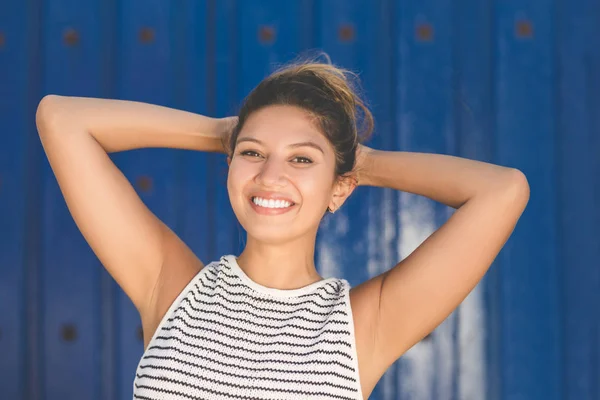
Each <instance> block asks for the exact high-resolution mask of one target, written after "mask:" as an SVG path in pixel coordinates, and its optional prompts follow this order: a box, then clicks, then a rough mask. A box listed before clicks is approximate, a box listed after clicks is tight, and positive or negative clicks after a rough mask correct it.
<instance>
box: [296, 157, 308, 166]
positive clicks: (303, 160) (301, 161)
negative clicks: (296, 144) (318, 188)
mask: <svg viewBox="0 0 600 400" xmlns="http://www.w3.org/2000/svg"><path fill="white" fill-rule="evenodd" d="M294 161H296V162H297V163H299V164H312V160H311V159H310V158H306V157H294Z"/></svg>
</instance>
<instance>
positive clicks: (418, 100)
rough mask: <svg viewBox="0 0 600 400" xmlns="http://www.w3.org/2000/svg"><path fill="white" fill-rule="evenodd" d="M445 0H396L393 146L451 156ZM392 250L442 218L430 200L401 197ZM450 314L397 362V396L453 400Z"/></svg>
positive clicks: (403, 251) (407, 246) (413, 243)
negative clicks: (396, 144) (395, 82)
mask: <svg viewBox="0 0 600 400" xmlns="http://www.w3.org/2000/svg"><path fill="white" fill-rule="evenodd" d="M452 4H453V3H452V2H450V1H442V2H440V1H420V2H398V8H397V12H398V14H397V15H398V17H397V18H398V24H399V29H400V30H399V35H398V41H399V43H398V45H397V51H398V52H399V53H398V65H397V68H396V73H397V80H398V86H397V92H396V110H397V118H398V125H397V133H396V134H397V135H398V147H397V150H402V151H418V152H433V153H446V154H448V153H452V151H453V150H454V143H455V135H456V133H455V127H454V124H455V119H454V113H453V105H454V90H453V89H454V76H453V64H452V63H453V43H452V33H453V28H454V27H453V7H452ZM399 214H400V220H399V249H400V256H401V257H402V258H405V257H406V256H408V255H409V254H410V253H411V252H412V251H413V250H414V249H415V248H416V247H417V246H418V245H419V244H420V243H421V242H422V241H423V240H425V239H426V238H427V237H428V236H429V234H431V233H432V232H433V231H434V230H435V229H436V228H437V227H439V226H440V225H441V224H442V223H443V222H445V220H446V219H447V218H448V216H449V213H448V210H447V209H446V208H445V207H443V206H442V205H440V204H437V203H435V202H433V201H431V200H428V199H425V198H422V197H418V196H415V195H410V194H406V193H402V194H401V195H400V213H399ZM454 324H455V318H454V316H451V317H449V318H448V319H447V321H446V322H445V323H444V324H442V325H441V326H440V327H438V329H436V331H435V332H433V333H432V335H431V336H430V337H429V338H428V339H426V340H424V341H422V342H420V343H418V344H417V345H415V346H414V347H413V348H412V349H411V350H409V351H408V352H407V353H406V355H405V356H404V357H403V358H402V359H401V360H400V374H399V375H400V379H401V380H400V382H399V385H400V387H399V393H398V394H399V398H402V399H409V398H413V396H414V398H424V399H434V398H438V397H439V396H442V395H443V396H448V398H453V397H455V396H453V394H451V393H452V391H453V390H454V388H453V386H452V379H453V376H452V374H453V370H454V368H453V364H452V360H453V359H454V358H455V357H456V355H455V354H454V352H455V350H456V349H455V346H454V343H453V342H454V340H453V332H454V329H455V328H454Z"/></svg>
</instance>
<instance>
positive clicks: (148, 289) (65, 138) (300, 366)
mask: <svg viewBox="0 0 600 400" xmlns="http://www.w3.org/2000/svg"><path fill="white" fill-rule="evenodd" d="M360 121H362V123H360ZM37 126H38V129H39V134H40V138H41V141H42V143H43V146H44V149H45V152H46V154H47V157H48V159H49V161H50V164H51V166H52V169H53V171H54V174H55V175H56V178H57V180H58V183H59V185H60V188H61V190H62V193H63V195H64V197H65V199H66V202H67V205H68V207H69V209H70V211H71V214H72V215H73V218H74V219H75V222H76V223H77V225H78V227H79V229H80V230H81V232H82V234H83V235H84V237H85V238H86V240H87V241H88V243H89V244H90V246H91V247H92V249H93V250H94V252H95V254H96V255H97V256H98V258H99V259H100V261H101V262H102V264H103V265H104V266H105V267H106V269H107V270H108V271H109V273H110V274H111V275H112V276H113V277H114V279H115V280H116V281H117V282H118V284H119V285H120V286H121V287H122V289H123V290H124V291H125V293H126V294H127V295H128V296H129V297H130V298H131V300H132V302H133V303H134V304H135V306H136V307H137V309H138V310H139V313H140V316H141V320H142V323H143V328H144V344H145V353H144V355H143V357H142V359H141V360H140V363H139V366H138V370H137V373H136V378H135V382H134V397H136V398H141V399H184V398H185V399H190V398H198V399H200V398H202V399H231V398H236V399H267V398H269V399H270V398H278V399H326V398H335V399H366V398H368V396H369V394H370V393H371V391H372V390H373V388H374V387H375V385H376V383H377V382H378V380H379V379H380V377H381V376H382V375H383V373H384V372H385V371H386V369H387V368H388V367H389V366H390V365H391V364H392V363H394V362H395V361H396V360H397V359H398V358H399V357H400V356H401V355H402V354H403V353H404V352H405V351H407V350H408V349H409V348H410V347H411V346H413V345H414V344H415V343H417V342H418V341H419V340H421V339H422V338H423V337H424V336H426V335H427V334H428V333H429V332H431V331H432V330H433V329H434V328H435V327H436V326H437V325H438V324H440V323H441V322H442V321H443V320H444V319H445V318H446V317H447V316H448V315H449V314H450V313H451V312H452V311H453V310H454V309H455V308H456V307H457V306H458V305H459V303H460V302H461V301H462V300H463V299H464V298H465V297H466V296H467V294H468V293H469V292H470V291H471V290H472V289H473V288H474V286H475V285H476V284H477V283H478V282H479V281H480V279H481V278H482V276H483V275H484V273H485V272H486V270H487V269H488V268H489V266H490V264H491V263H492V261H493V260H494V258H495V257H496V255H497V254H498V252H499V251H500V249H501V248H502V246H503V245H504V243H505V242H506V240H507V239H508V237H509V236H510V234H511V232H512V231H513V229H514V227H515V224H516V223H517V220H518V218H519V217H520V215H521V213H522V212H523V210H524V208H525V206H526V204H527V201H528V198H529V186H528V183H527V180H526V178H525V176H524V175H523V174H522V173H521V172H520V171H518V170H516V169H512V168H505V167H501V166H496V165H491V164H487V163H483V162H477V161H471V160H466V159H462V158H457V157H451V156H445V155H436V154H418V153H408V152H391V151H379V150H375V149H371V148H368V147H366V146H363V145H361V144H359V142H360V140H359V138H361V137H362V136H361V135H362V134H368V133H370V130H371V129H372V126H373V124H372V117H371V114H370V113H369V111H368V110H367V109H366V107H365V106H364V104H363V103H362V102H361V100H360V99H359V98H358V97H357V96H356V94H355V92H354V91H353V89H352V85H351V83H350V80H349V78H348V74H347V72H346V71H344V70H341V69H338V68H336V67H334V66H332V65H328V64H319V63H310V62H308V63H300V64H294V65H290V66H287V67H286V68H284V69H282V70H280V71H278V72H276V73H274V74H272V75H271V76H269V77H268V78H266V79H265V80H264V81H263V82H261V83H260V85H259V86H257V87H256V88H255V89H254V90H253V91H252V92H251V93H250V94H249V96H248V97H247V99H246V100H245V102H244V104H243V107H242V109H241V112H240V114H239V118H238V117H232V118H223V119H214V118H208V117H205V116H201V115H196V114H193V113H189V112H184V111H179V110H174V109H169V108H165V107H160V106H156V105H150V104H144V103H139V102H131V101H118V100H104V99H92V98H75V97H61V96H54V95H52V96H47V97H45V98H44V99H43V100H42V101H41V103H40V105H39V108H38V112H37ZM361 127H364V129H363V130H362V131H361ZM144 147H169V148H182V149H193V150H199V151H209V152H226V153H227V155H228V158H227V160H228V163H229V173H228V179H227V190H228V192H229V198H230V201H231V205H232V207H233V210H234V212H235V215H236V216H237V218H238V220H239V222H240V224H241V225H242V226H243V227H244V229H245V230H246V231H247V236H248V239H247V245H246V247H245V249H244V251H243V252H242V253H241V254H240V255H239V256H237V257H236V256H233V255H223V257H221V258H220V259H219V260H217V261H214V262H211V263H209V264H208V265H206V266H205V265H204V264H203V262H202V261H200V260H199V259H198V258H197V257H196V255H195V254H193V253H192V252H191V251H190V249H189V248H188V247H187V246H186V244H185V243H183V242H182V241H181V240H180V239H179V238H178V237H177V235H176V234H175V233H174V232H172V231H171V230H170V229H169V228H168V227H167V226H165V225H164V224H163V223H162V222H161V221H159V220H158V219H157V218H156V217H155V216H154V215H153V214H152V213H151V212H150V211H149V210H148V209H147V208H146V207H145V206H144V204H143V203H142V201H141V200H140V199H139V198H138V196H137V195H136V192H135V190H134V189H133V188H132V186H131V185H130V184H129V182H128V181H127V179H126V178H125V177H124V176H123V175H122V173H121V172H120V171H119V170H118V169H117V167H116V166H115V165H114V164H113V163H112V162H111V160H110V158H109V157H108V155H107V153H110V152H117V151H123V150H130V149H137V148H144ZM357 185H371V186H378V187H388V188H394V189H397V190H402V191H406V192H410V193H416V194H419V195H422V196H426V197H429V198H431V199H433V200H436V201H438V202H441V203H444V204H446V205H448V206H451V207H454V208H456V209H457V211H456V212H455V213H454V214H453V215H452V217H451V218H449V220H448V221H447V222H446V223H445V224H444V225H443V226H442V227H441V228H440V229H438V230H437V231H436V232H435V233H434V234H432V235H431V236H430V237H429V238H428V239H427V240H426V241H425V242H423V243H422V244H421V245H420V246H419V247H418V248H417V249H416V250H415V251H414V252H413V253H412V254H411V255H410V256H409V257H407V258H406V259H404V260H402V261H401V262H399V263H398V264H397V265H396V266H390V267H391V268H390V269H389V270H388V271H387V272H385V273H383V274H381V275H379V276H376V277H374V278H372V279H370V280H368V281H366V282H364V283H362V284H360V285H358V286H356V287H354V288H352V289H351V288H350V286H349V284H348V282H347V281H346V280H344V279H338V278H328V279H323V278H321V277H320V276H319V274H318V273H317V269H316V267H315V264H314V250H315V239H316V234H317V229H318V226H319V223H320V221H321V219H322V218H323V215H324V214H325V213H326V212H335V211H336V210H337V209H339V208H340V207H341V206H342V205H343V203H344V201H345V200H346V199H347V198H348V196H350V194H351V193H352V191H353V190H354V189H355V187H356V186H357Z"/></svg>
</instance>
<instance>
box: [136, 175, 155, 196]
mask: <svg viewBox="0 0 600 400" xmlns="http://www.w3.org/2000/svg"><path fill="white" fill-rule="evenodd" d="M136 185H137V187H138V189H139V190H141V191H142V192H149V191H150V190H152V178H151V177H149V176H140V177H139V178H138V179H137V182H136Z"/></svg>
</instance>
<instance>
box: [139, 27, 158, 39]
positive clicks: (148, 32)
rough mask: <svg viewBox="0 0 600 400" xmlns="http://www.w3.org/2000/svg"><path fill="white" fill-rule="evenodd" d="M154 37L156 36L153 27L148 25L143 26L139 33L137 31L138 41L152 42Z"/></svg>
mask: <svg viewBox="0 0 600 400" xmlns="http://www.w3.org/2000/svg"><path fill="white" fill-rule="evenodd" d="M155 37H156V33H155V32H154V29H152V28H148V27H144V28H142V29H140V33H139V39H140V42H142V43H152V42H154V38H155Z"/></svg>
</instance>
